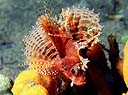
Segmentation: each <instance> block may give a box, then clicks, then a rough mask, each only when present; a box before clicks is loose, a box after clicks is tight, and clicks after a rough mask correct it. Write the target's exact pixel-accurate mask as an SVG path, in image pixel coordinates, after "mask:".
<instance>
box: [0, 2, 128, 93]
mask: <svg viewBox="0 0 128 95" xmlns="http://www.w3.org/2000/svg"><path fill="white" fill-rule="evenodd" d="M73 5H81V6H85V7H86V8H89V9H94V12H95V13H100V15H99V16H100V20H101V21H100V23H101V25H103V26H104V27H103V29H102V34H101V36H100V42H101V43H102V44H104V45H105V47H106V48H109V46H108V42H107V37H108V36H109V35H110V34H113V35H114V36H115V37H116V40H117V42H118V45H119V50H120V56H121V57H123V48H124V45H125V42H126V41H127V40H128V0H0V95H12V94H11V93H10V92H9V91H8V90H7V89H8V88H9V87H7V86H6V83H8V82H9V83H10V85H11V83H12V81H14V79H15V78H16V76H17V75H18V74H19V72H20V71H21V70H23V69H24V68H25V67H22V66H19V64H23V63H24V62H25V60H24V55H23V50H22V48H23V43H22V39H23V37H24V36H25V35H26V34H28V32H29V31H30V30H31V27H32V26H33V25H35V22H36V20H37V18H38V17H39V16H40V15H43V14H44V12H45V9H46V8H47V9H48V10H47V11H48V12H49V13H50V14H51V16H53V17H54V16H55V15H57V14H59V13H60V12H61V9H62V8H64V7H70V6H73ZM10 79H11V80H12V81H11V82H10ZM4 87H5V88H4Z"/></svg>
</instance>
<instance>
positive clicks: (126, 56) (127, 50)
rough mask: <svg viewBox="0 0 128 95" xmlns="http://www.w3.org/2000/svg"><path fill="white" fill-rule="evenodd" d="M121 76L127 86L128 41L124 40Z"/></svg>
mask: <svg viewBox="0 0 128 95" xmlns="http://www.w3.org/2000/svg"><path fill="white" fill-rule="evenodd" d="M123 76H124V80H125V83H126V85H127V87H128V41H127V42H126V44H125V47H124V59H123Z"/></svg>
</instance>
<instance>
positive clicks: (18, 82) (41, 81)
mask: <svg viewBox="0 0 128 95" xmlns="http://www.w3.org/2000/svg"><path fill="white" fill-rule="evenodd" d="M56 89H57V87H56V81H55V80H53V79H52V78H51V77H50V76H41V75H40V74H39V73H38V72H37V71H28V70H27V71H22V72H21V73H20V74H19V75H18V77H17V78H16V79H15V83H14V85H13V88H12V92H13V94H14V95H56ZM49 93H50V94H49Z"/></svg>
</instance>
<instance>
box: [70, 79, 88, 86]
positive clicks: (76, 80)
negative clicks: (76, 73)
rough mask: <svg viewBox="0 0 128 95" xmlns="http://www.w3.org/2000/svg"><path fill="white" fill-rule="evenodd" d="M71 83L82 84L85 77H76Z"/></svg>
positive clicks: (84, 82) (84, 81)
mask: <svg viewBox="0 0 128 95" xmlns="http://www.w3.org/2000/svg"><path fill="white" fill-rule="evenodd" d="M72 82H73V84H75V85H77V86H82V85H84V84H86V78H85V77H81V78H76V79H75V80H73V79H72Z"/></svg>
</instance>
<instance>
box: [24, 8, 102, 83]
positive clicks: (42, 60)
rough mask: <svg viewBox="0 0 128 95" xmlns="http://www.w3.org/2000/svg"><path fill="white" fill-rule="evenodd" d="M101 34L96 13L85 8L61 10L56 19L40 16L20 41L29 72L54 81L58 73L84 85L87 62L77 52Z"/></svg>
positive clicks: (89, 44) (89, 45) (94, 42)
mask: <svg viewBox="0 0 128 95" xmlns="http://www.w3.org/2000/svg"><path fill="white" fill-rule="evenodd" d="M100 33H101V25H100V24H99V16H98V14H94V12H93V10H89V9H88V8H85V7H81V6H72V7H67V8H64V9H62V12H61V13H60V15H59V16H58V19H57V18H52V17H50V16H49V15H48V14H45V15H42V16H40V17H39V18H38V20H37V22H36V25H35V26H33V27H32V30H31V31H30V33H29V35H27V36H26V37H24V39H23V42H24V53H25V55H26V58H27V63H28V65H29V69H30V70H37V71H38V72H39V73H40V74H41V75H50V76H52V77H53V78H54V77H56V76H57V75H58V74H59V72H61V73H63V74H64V75H65V76H66V77H67V78H68V79H70V80H71V81H72V83H73V84H75V85H84V84H85V83H86V80H87V79H86V70H87V63H88V62H89V60H88V58H84V57H82V56H81V55H80V50H81V49H85V48H89V47H91V46H93V45H95V44H96V43H97V42H98V41H99V40H98V36H99V35H100Z"/></svg>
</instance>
